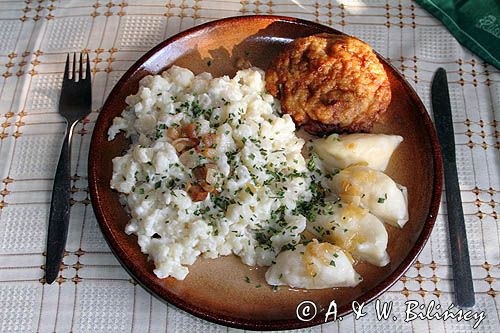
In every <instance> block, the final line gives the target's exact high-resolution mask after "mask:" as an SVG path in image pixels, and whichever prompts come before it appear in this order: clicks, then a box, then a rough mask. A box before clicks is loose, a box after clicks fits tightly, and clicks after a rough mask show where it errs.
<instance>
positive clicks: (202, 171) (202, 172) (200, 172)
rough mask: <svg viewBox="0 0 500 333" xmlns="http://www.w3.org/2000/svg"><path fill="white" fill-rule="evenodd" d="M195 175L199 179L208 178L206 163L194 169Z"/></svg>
mask: <svg viewBox="0 0 500 333" xmlns="http://www.w3.org/2000/svg"><path fill="white" fill-rule="evenodd" d="M193 176H194V178H195V179H197V180H205V179H207V167H206V164H205V165H199V166H197V167H196V168H194V169H193Z"/></svg>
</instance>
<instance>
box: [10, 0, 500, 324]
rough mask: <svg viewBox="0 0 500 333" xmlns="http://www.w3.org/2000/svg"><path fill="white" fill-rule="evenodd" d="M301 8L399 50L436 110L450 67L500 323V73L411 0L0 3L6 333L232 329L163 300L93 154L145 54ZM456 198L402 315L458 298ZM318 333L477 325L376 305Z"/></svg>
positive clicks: (466, 203)
mask: <svg viewBox="0 0 500 333" xmlns="http://www.w3.org/2000/svg"><path fill="white" fill-rule="evenodd" d="M247 14H248V15H250V14H280V15H288V16H295V17H300V18H304V19H308V20H312V21H317V22H320V23H322V24H326V25H331V26H333V27H334V28H336V29H339V30H342V31H344V32H347V33H349V34H352V35H355V36H357V37H359V38H361V39H363V40H365V41H366V42H368V43H370V44H371V45H372V46H373V47H374V48H375V49H376V50H377V51H378V52H380V53H381V54H382V55H384V56H385V57H387V58H388V59H390V61H391V62H392V64H393V65H394V66H396V67H397V68H398V69H399V70H400V71H401V73H402V74H403V75H404V76H405V77H406V78H407V79H408V81H409V82H410V83H411V84H412V85H413V86H414V87H415V88H416V90H417V92H418V93H419V95H420V97H421V98H422V100H423V101H424V103H425V104H426V106H427V107H428V108H429V109H430V105H429V102H430V99H429V97H430V96H429V94H430V91H429V88H430V81H431V77H432V75H433V72H434V71H435V69H436V68H437V67H439V66H442V67H444V68H445V69H446V70H447V71H448V79H449V81H450V87H449V88H450V94H451V98H452V107H453V116H454V129H455V138H456V144H457V145H456V151H457V163H458V172H459V177H460V186H461V190H462V199H463V207H464V212H465V221H466V224H467V232H468V239H469V249H470V256H471V261H472V274H473V277H474V287H475V291H476V303H477V304H476V306H475V308H474V309H475V310H477V311H485V312H486V318H485V319H484V321H483V322H482V323H481V325H480V326H479V328H478V331H482V332H494V331H496V332H499V331H500V324H499V309H500V305H499V304H498V298H497V297H498V294H499V291H500V284H499V278H500V266H499V264H500V259H499V258H500V256H499V244H500V241H499V238H500V231H499V225H498V205H499V204H500V194H499V191H500V170H499V169H500V158H499V149H500V143H499V139H498V135H499V132H498V128H497V122H498V119H499V109H500V73H499V71H498V70H497V69H495V68H494V67H492V66H490V65H487V64H485V63H484V62H483V61H481V60H480V59H478V58H477V57H476V56H474V55H473V54H471V53H470V52H469V51H467V50H466V49H464V48H463V47H461V46H460V45H459V44H458V43H457V41H456V40H455V39H454V38H453V37H452V36H451V35H450V33H449V32H448V31H447V30H446V29H445V28H444V27H443V26H442V25H441V24H440V22H438V21H437V20H435V19H434V18H432V17H431V16H430V15H429V14H428V13H427V12H425V11H424V10H422V9H421V8H419V6H418V5H416V4H415V3H412V2H410V1H396V0H357V1H344V3H343V4H342V2H341V1H336V0H335V1H323V0H319V1H311V0H291V1H287V0H276V1H272V2H271V1H248V0H242V1H231V0H171V1H155V0H146V1H139V0H128V1H123V2H121V1H117V0H113V1H109V2H107V1H99V0H98V1H85V0H68V1H55V0H52V1H43V0H40V1H24V2H23V1H9V0H0V124H1V125H0V139H1V140H0V332H11V331H20V332H35V331H40V332H53V331H57V332H69V331H74V332H128V331H131V332H146V331H148V332H156V331H168V332H220V331H221V332H226V331H234V330H233V329H228V328H226V327H223V326H218V325H215V324H211V323H208V322H205V321H203V320H200V319H197V318H195V317H192V316H191V315H189V314H186V313H184V312H182V311H180V310H177V309H175V308H173V307H171V306H167V305H165V304H163V303H161V302H159V301H158V300H156V299H155V298H153V297H151V296H150V295H149V294H148V293H147V292H145V291H144V290H143V289H142V288H141V287H139V286H138V285H136V284H135V283H134V281H133V280H132V279H131V278H130V277H129V276H128V275H127V273H126V272H125V271H124V270H123V269H122V268H121V266H120V265H119V264H118V262H117V261H116V259H115V258H114V256H113V255H112V254H111V253H110V250H109V248H108V246H107V245H106V243H105V241H104V240H103V237H102V235H101V232H100V230H99V228H98V225H97V222H96V219H95V217H94V214H93V212H92V207H91V205H90V201H89V194H88V189H87V154H88V148H89V142H90V137H91V133H92V128H93V124H94V122H95V120H96V118H97V115H98V113H99V108H100V107H101V105H102V104H103V102H104V100H105V98H106V95H107V94H108V93H109V91H110V89H111V88H112V87H113V85H114V84H115V83H116V81H117V80H118V79H119V77H120V76H121V75H122V74H123V73H124V72H125V70H126V69H127V68H128V67H129V66H130V65H132V63H134V62H135V61H136V60H137V59H138V58H139V57H140V56H141V55H142V54H143V53H144V52H146V51H147V50H149V49H150V48H151V47H153V46H154V45H156V44H157V43H159V42H160V41H162V40H164V39H165V38H166V37H168V36H171V35H173V34H176V33H177V32H179V31H181V30H184V29H187V28H189V27H192V26H194V25H197V24H200V23H203V22H206V21H210V20H214V19H218V18H222V17H227V16H235V15H247ZM83 50H86V51H88V52H89V53H90V58H91V60H92V72H93V107H92V114H91V115H90V116H89V117H88V118H87V119H86V120H85V121H84V122H83V123H82V124H80V125H79V126H78V127H77V129H76V133H77V134H76V135H75V140H74V143H73V160H72V163H73V171H72V174H73V185H72V186H73V190H72V195H73V198H72V200H73V205H72V210H71V221H70V231H69V237H68V243H67V247H66V250H67V253H66V256H65V257H64V270H63V271H62V274H61V277H60V279H59V283H55V284H53V285H47V284H45V283H44V281H43V279H42V278H43V265H44V262H45V256H44V251H45V238H46V233H47V220H48V211H49V202H50V197H51V190H52V181H53V175H54V172H55V165H56V163H57V159H58V155H59V150H60V146H61V140H62V135H63V131H64V124H63V122H62V119H61V117H60V116H59V115H58V114H57V102H58V94H59V91H60V85H61V79H62V71H63V68H64V61H65V58H66V53H67V52H73V51H79V52H80V51H83ZM445 214H446V208H442V209H441V211H440V215H439V217H438V219H437V223H436V226H435V228H434V231H433V232H432V237H431V239H430V241H429V242H428V244H427V246H426V248H425V250H424V251H423V252H422V254H421V255H420V256H419V258H418V261H417V262H416V263H415V264H414V265H413V267H412V268H411V269H410V270H409V271H408V272H407V273H406V274H405V276H404V277H403V278H402V279H401V280H400V281H399V282H398V283H396V284H395V285H394V286H393V287H392V288H391V289H390V291H389V292H386V293H385V294H384V295H383V296H382V297H381V299H382V300H384V301H394V311H395V313H396V314H397V315H399V317H400V318H402V317H403V314H402V312H403V311H404V305H403V303H404V302H405V301H407V300H408V299H417V300H420V301H425V302H429V301H430V300H433V299H434V300H437V301H438V302H440V303H441V304H442V305H443V307H447V306H448V304H449V303H450V302H451V301H452V299H453V293H452V290H453V286H452V282H453V281H452V275H451V266H450V258H449V250H448V243H447V228H446V222H445V218H446V215H445ZM368 313H369V314H368V315H367V316H366V317H364V318H363V319H360V320H357V321H355V320H354V319H353V317H352V316H348V317H346V318H344V320H343V321H342V322H340V323H338V322H336V323H332V324H328V325H324V326H323V327H320V326H318V327H315V328H312V329H311V330H310V331H313V332H320V331H324V332H337V331H343V332H344V331H352V330H354V331H356V332H410V331H414V332H419V333H420V332H428V331H432V332H459V331H460V332H466V331H469V330H470V329H471V326H472V323H471V322H464V321H462V322H457V321H454V320H448V321H439V320H431V321H429V320H416V321H413V322H410V323H406V322H404V321H403V320H401V319H400V320H398V321H392V320H389V321H381V322H379V321H377V320H376V319H375V313H374V311H370V310H368Z"/></svg>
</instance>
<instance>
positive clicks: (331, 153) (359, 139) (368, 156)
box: [313, 133, 403, 171]
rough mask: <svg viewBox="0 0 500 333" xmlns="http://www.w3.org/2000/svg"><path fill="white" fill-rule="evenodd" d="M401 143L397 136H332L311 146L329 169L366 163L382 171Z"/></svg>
mask: <svg viewBox="0 0 500 333" xmlns="http://www.w3.org/2000/svg"><path fill="white" fill-rule="evenodd" d="M402 141H403V138H402V137H401V136H399V135H386V134H365V133H357V134H348V135H342V136H339V135H338V134H332V135H330V136H328V137H326V138H323V139H317V140H314V142H313V146H314V150H315V151H316V153H317V154H318V155H319V157H320V158H321V159H322V160H323V162H324V163H325V165H326V166H327V167H328V168H329V169H333V168H340V169H344V168H347V167H348V166H350V165H353V164H357V163H366V164H367V166H368V167H370V168H372V169H374V170H379V171H384V170H385V169H386V168H387V164H388V163H389V160H390V159H391V155H392V153H393V152H394V150H395V149H396V148H397V147H398V145H399V144H400V143H401V142H402Z"/></svg>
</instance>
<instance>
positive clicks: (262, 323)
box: [88, 15, 442, 331]
mask: <svg viewBox="0 0 500 333" xmlns="http://www.w3.org/2000/svg"><path fill="white" fill-rule="evenodd" d="M241 20H268V21H269V22H270V23H273V22H276V21H279V22H285V23H288V24H300V25H304V26H308V27H313V28H318V29H319V30H323V31H325V32H328V33H335V34H342V35H348V34H346V33H344V32H341V31H339V30H336V29H334V28H331V27H329V26H326V25H322V24H319V23H316V22H312V21H308V20H304V19H300V18H295V17H289V16H281V15H242V16H232V17H227V18H223V19H219V20H214V21H210V22H206V23H203V24H200V25H197V26H194V27H192V28H189V29H187V30H184V31H182V32H179V33H177V34H175V35H173V36H171V37H169V38H168V39H166V40H164V41H162V42H161V43H159V44H158V45H156V46H155V47H153V48H152V49H151V50H149V51H148V52H146V53H145V54H144V55H143V56H141V57H140V58H139V59H138V60H137V61H136V62H135V63H134V64H133V65H132V66H131V67H130V68H129V69H128V70H127V71H126V72H125V73H124V74H123V75H122V76H121V78H120V79H119V80H118V82H117V83H116V84H115V86H114V87H113V89H112V90H111V92H110V93H109V95H108V97H107V98H106V101H105V102H104V104H103V105H102V107H101V110H100V112H99V116H98V118H97V119H96V122H95V126H94V129H93V132H92V138H91V142H90V146H89V156H88V183H89V184H88V185H89V192H90V199H91V203H92V207H93V210H94V214H95V216H96V219H97V221H98V224H99V227H100V229H101V231H102V233H103V235H104V239H105V240H106V242H107V244H108V245H109V247H110V250H111V252H112V253H113V255H114V256H115V257H116V258H117V260H118V262H119V263H120V264H121V266H122V267H123V268H124V269H125V270H126V271H127V273H128V274H129V275H130V276H131V277H132V278H133V279H134V280H135V281H136V282H137V283H138V284H139V285H141V287H143V288H144V289H145V290H147V291H148V292H149V293H150V294H152V295H153V296H155V297H156V298H157V299H159V300H160V301H162V302H166V303H168V304H169V305H174V306H175V307H177V308H179V309H181V310H183V311H186V312H188V313H190V314H192V315H194V316H196V317H198V318H201V319H204V320H207V321H210V322H213V323H216V324H219V325H224V326H229V327H234V328H239V329H246V330H265V331H267V330H288V329H299V328H307V327H312V326H316V325H320V324H324V323H325V321H324V320H323V318H322V316H317V317H316V318H314V319H313V320H311V321H307V322H301V321H298V320H289V319H282V320H259V319H255V320H248V319H241V318H234V317H231V316H228V315H224V314H221V313H214V312H211V311H210V309H204V308H203V307H197V306H192V305H190V304H188V303H187V302H185V301H184V300H183V298H181V297H177V296H176V295H174V294H172V293H170V292H169V291H168V290H166V289H163V288H158V287H157V285H156V284H154V283H153V282H152V281H151V280H150V279H143V278H142V277H141V276H140V275H139V276H138V275H136V274H134V272H133V270H132V269H131V267H130V264H131V261H130V260H128V259H127V256H126V255H125V254H124V252H123V251H122V249H121V247H120V246H119V244H118V243H117V242H116V240H115V239H114V237H113V233H112V232H111V230H110V229H109V228H108V227H107V222H106V219H105V217H104V213H103V211H104V210H105V208H104V207H102V206H101V204H100V200H99V186H98V183H97V179H98V176H97V174H98V172H97V170H98V169H99V164H98V161H99V160H100V158H99V157H98V156H97V150H96V149H93V147H95V146H96V142H97V140H98V139H97V135H96V133H97V132H98V131H96V129H97V128H100V127H103V126H104V125H103V121H102V118H103V114H104V113H105V110H106V109H108V108H109V107H110V105H108V104H110V96H112V95H113V94H114V93H115V91H119V90H120V89H122V87H123V85H124V84H125V82H126V81H127V80H128V79H129V78H130V77H131V76H132V75H133V74H135V73H136V72H137V71H138V70H140V69H141V67H142V66H143V64H144V63H145V62H146V61H148V60H149V59H150V58H151V57H153V56H154V55H155V54H156V53H158V52H160V51H161V50H162V49H164V48H165V47H167V46H168V45H169V44H171V43H173V42H175V41H177V40H180V39H183V38H186V37H189V36H190V35H191V34H194V33H197V32H199V31H202V30H204V29H207V28H210V27H215V26H218V25H226V24H235V23H237V22H238V21H241ZM354 37H355V36H354ZM356 38H357V37H356ZM375 53H376V54H377V56H378V57H379V58H380V60H381V61H382V62H383V63H384V65H386V67H387V68H389V70H390V71H391V73H392V74H393V75H394V76H395V77H397V78H398V79H399V81H400V82H403V84H402V86H403V88H404V90H405V92H407V93H408V94H409V95H410V99H411V100H412V102H414V103H415V109H417V110H418V111H417V110H415V111H417V112H419V113H420V116H421V117H422V119H423V122H424V125H425V129H426V132H427V134H428V137H429V139H430V143H431V146H432V156H433V160H432V162H433V166H434V181H433V191H432V197H431V202H430V206H429V212H428V215H427V218H426V220H425V222H424V226H423V228H422V231H421V232H420V235H419V236H418V238H417V240H416V241H415V245H414V246H413V248H412V249H411V250H410V252H409V253H408V255H407V256H406V258H405V259H404V260H403V261H402V262H401V263H400V264H399V266H398V267H397V268H396V269H395V270H394V271H393V272H392V273H391V274H390V275H389V276H388V277H387V278H385V279H384V280H383V281H382V282H380V283H379V284H378V285H376V286H375V287H374V288H372V289H370V290H368V291H367V292H365V293H364V294H362V295H361V296H360V297H359V298H358V299H356V301H358V302H359V303H370V302H372V301H373V300H375V299H376V298H377V297H379V296H380V295H381V294H383V293H384V292H385V291H387V290H388V289H389V288H390V287H391V286H392V285H394V284H395V283H396V282H397V281H399V279H400V278H401V276H402V275H403V274H404V273H405V272H406V271H407V270H408V269H409V268H410V267H411V265H412V264H413V262H414V261H415V260H416V259H417V257H418V254H419V253H420V252H421V251H422V250H423V248H424V247H425V244H426V243H427V240H428V239H429V237H430V235H431V232H432V229H433V227H434V224H435V221H436V217H437V214H438V211H439V206H440V202H441V193H442V157H441V151H440V147H439V141H438V138H437V133H436V130H435V128H434V124H433V122H432V120H431V118H430V115H429V113H428V112H427V111H426V107H425V105H424V104H423V102H422V100H421V99H420V97H419V96H418V94H417V93H416V91H415V90H414V89H413V87H412V86H411V85H410V84H409V83H408V81H407V80H406V79H405V78H404V77H403V76H402V75H401V74H400V73H399V72H398V70H397V69H396V68H395V67H394V66H393V65H392V64H391V63H390V62H389V61H387V59H385V58H384V57H383V56H381V55H380V54H379V53H377V52H375ZM106 132H107V129H104V133H106ZM157 289H158V290H157ZM160 290H162V291H163V293H166V295H165V294H164V295H160V293H159V291H160ZM351 312H352V308H351V307H350V306H349V304H345V305H344V306H342V307H340V308H339V309H338V313H339V316H345V315H348V314H350V313H351ZM328 322H330V321H328Z"/></svg>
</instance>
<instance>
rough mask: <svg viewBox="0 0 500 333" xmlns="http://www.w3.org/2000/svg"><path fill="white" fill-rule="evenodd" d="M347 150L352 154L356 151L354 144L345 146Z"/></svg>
mask: <svg viewBox="0 0 500 333" xmlns="http://www.w3.org/2000/svg"><path fill="white" fill-rule="evenodd" d="M347 149H349V150H350V151H352V152H354V151H355V150H356V144H355V143H354V142H351V143H348V144H347Z"/></svg>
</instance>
